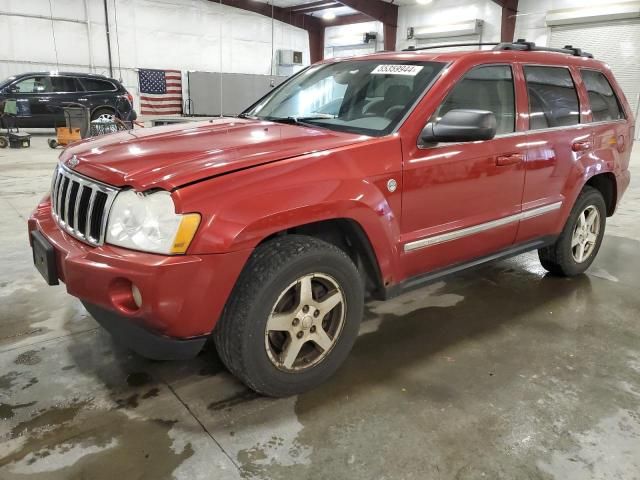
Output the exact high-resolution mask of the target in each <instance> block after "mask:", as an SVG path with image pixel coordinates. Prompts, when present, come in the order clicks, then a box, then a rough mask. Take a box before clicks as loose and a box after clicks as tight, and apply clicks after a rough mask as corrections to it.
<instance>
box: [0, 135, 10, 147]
mask: <svg viewBox="0 0 640 480" xmlns="http://www.w3.org/2000/svg"><path fill="white" fill-rule="evenodd" d="M8 146H9V140H8V139H7V137H0V148H7V147H8Z"/></svg>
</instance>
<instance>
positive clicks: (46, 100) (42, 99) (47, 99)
mask: <svg viewBox="0 0 640 480" xmlns="http://www.w3.org/2000/svg"><path fill="white" fill-rule="evenodd" d="M38 101H39V102H40V103H47V102H48V101H49V97H47V98H39V99H38Z"/></svg>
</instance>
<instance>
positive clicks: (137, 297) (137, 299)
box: [131, 283, 142, 308]
mask: <svg viewBox="0 0 640 480" xmlns="http://www.w3.org/2000/svg"><path fill="white" fill-rule="evenodd" d="M131 295H132V296H133V301H134V303H135V304H136V306H137V307H138V308H140V307H141V306H142V294H141V293H140V289H139V288H138V287H137V286H136V285H135V284H133V283H132V284H131Z"/></svg>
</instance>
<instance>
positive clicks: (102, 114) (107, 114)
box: [91, 108, 116, 122]
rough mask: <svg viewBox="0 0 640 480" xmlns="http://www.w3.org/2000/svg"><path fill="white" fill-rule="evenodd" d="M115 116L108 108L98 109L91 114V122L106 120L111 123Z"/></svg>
mask: <svg viewBox="0 0 640 480" xmlns="http://www.w3.org/2000/svg"><path fill="white" fill-rule="evenodd" d="M115 116H116V114H115V113H114V111H113V110H111V109H109V108H98V109H97V110H96V111H95V112H93V114H91V121H92V122H93V121H94V120H98V119H100V118H106V119H108V120H111V121H113V119H114V118H115Z"/></svg>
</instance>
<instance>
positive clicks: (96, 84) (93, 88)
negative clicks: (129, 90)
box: [80, 78, 116, 92]
mask: <svg viewBox="0 0 640 480" xmlns="http://www.w3.org/2000/svg"><path fill="white" fill-rule="evenodd" d="M80 81H81V82H82V84H83V85H84V89H85V90H86V91H87V92H112V91H114V90H116V86H115V85H114V84H113V83H111V82H107V81H106V80H98V79H95V78H83V79H81V80H80Z"/></svg>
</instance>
